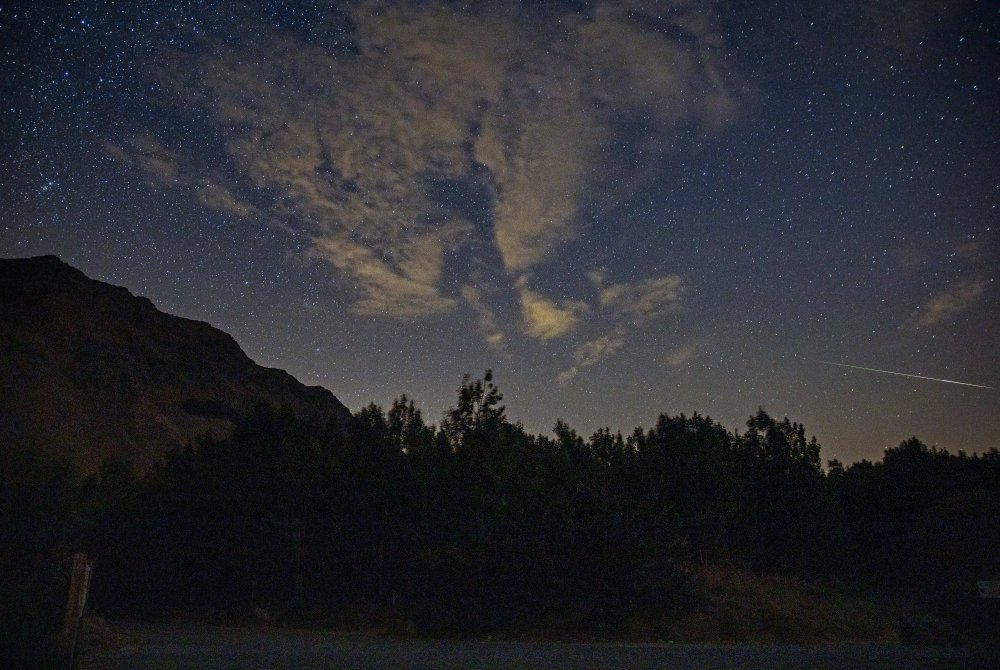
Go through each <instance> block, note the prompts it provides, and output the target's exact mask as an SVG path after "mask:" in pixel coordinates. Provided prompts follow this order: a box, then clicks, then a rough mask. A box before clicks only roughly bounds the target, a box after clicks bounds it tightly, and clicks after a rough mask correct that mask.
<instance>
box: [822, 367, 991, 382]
mask: <svg viewBox="0 0 1000 670" xmlns="http://www.w3.org/2000/svg"><path fill="white" fill-rule="evenodd" d="M819 362H820V363H823V364H825V365H836V366H838V367H842V368H853V369H855V370H868V371H869V372H884V373H885V374H887V375H899V376H900V377H914V378H916V379H929V380H930V381H932V382H944V383H946V384H960V385H962V386H975V387H976V388H977V389H992V388H993V387H992V386H983V385H982V384H969V383H968V382H956V381H954V380H952V379H938V378H937V377H924V376H923V375H911V374H909V373H907V372H893V371H892V370H879V369H878V368H866V367H864V366H861V365H848V364H847V363H834V362H832V361H819Z"/></svg>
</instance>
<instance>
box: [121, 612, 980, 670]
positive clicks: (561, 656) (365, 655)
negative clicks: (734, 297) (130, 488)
mask: <svg viewBox="0 0 1000 670" xmlns="http://www.w3.org/2000/svg"><path fill="white" fill-rule="evenodd" d="M115 627H116V628H117V629H118V630H120V631H121V632H122V633H124V637H125V644H124V646H123V647H122V648H121V649H119V650H118V651H117V652H115V658H113V659H106V660H107V661H110V663H107V664H105V663H101V665H110V666H111V667H118V668H123V669H132V668H171V669H175V668H287V669H289V670H292V669H296V668H411V669H416V668H629V669H638V668H678V669H681V670H683V669H685V668H848V667H850V668H956V669H957V668H984V669H985V668H996V667H1000V649H997V648H992V649H987V648H983V647H972V648H944V647H907V646H902V645H892V644H840V645H832V646H801V645H778V646H760V647H754V646H730V645H682V644H677V645H674V644H611V643H599V644H576V643H573V644H570V643H534V642H496V641H468V640H467V641H454V640H425V639H413V638H396V637H388V636H382V635H374V634H364V633H333V632H324V631H299V630H280V629H259V628H227V627H213V626H194V625H154V624H126V623H122V624H118V625H116V626H115Z"/></svg>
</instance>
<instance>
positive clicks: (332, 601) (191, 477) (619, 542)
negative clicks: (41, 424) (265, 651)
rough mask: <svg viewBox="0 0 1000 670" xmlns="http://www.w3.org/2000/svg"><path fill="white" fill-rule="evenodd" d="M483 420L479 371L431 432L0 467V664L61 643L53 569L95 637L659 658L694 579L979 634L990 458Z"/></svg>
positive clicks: (396, 407) (275, 420)
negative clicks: (153, 461)
mask: <svg viewBox="0 0 1000 670" xmlns="http://www.w3.org/2000/svg"><path fill="white" fill-rule="evenodd" d="M502 401H503V396H502V394H501V393H500V391H499V389H498V388H497V386H496V385H495V384H494V381H493V377H492V374H491V372H489V371H487V372H486V374H485V375H484V377H483V378H482V379H476V380H472V379H470V378H469V377H468V376H466V377H465V378H464V379H463V381H462V384H461V387H460V388H459V389H458V397H457V402H456V404H455V406H454V407H453V408H451V409H450V410H448V411H447V412H446V413H445V415H444V416H443V418H442V420H441V422H440V424H439V425H437V426H435V425H430V424H428V423H427V422H426V421H425V420H424V418H423V416H422V414H421V412H420V410H419V409H418V408H417V407H416V405H415V403H414V402H413V401H412V400H411V399H409V398H407V397H406V396H405V395H404V396H402V397H400V398H398V399H397V400H396V401H394V402H393V403H392V405H391V407H389V408H388V410H385V409H383V408H381V407H379V406H377V405H374V404H371V405H368V406H367V407H364V408H362V409H361V410H359V411H357V412H355V413H354V414H353V416H352V417H351V418H350V420H349V421H348V422H347V423H346V424H343V423H338V422H336V421H331V422H330V423H328V424H326V425H315V424H311V423H309V422H304V421H301V420H298V419H296V417H295V415H294V414H293V413H292V412H291V410H290V409H288V408H286V409H284V410H279V411H272V410H270V409H267V408H266V407H265V406H259V407H258V408H257V409H256V410H255V411H254V412H253V413H252V414H251V415H250V416H249V418H248V419H246V420H245V421H242V422H241V423H240V424H239V425H237V427H236V429H235V431H234V433H233V434H232V436H231V437H230V438H228V439H224V440H219V439H211V438H209V437H205V438H202V439H201V440H199V441H198V443H197V444H192V445H189V446H188V447H187V448H185V449H182V450H175V451H173V452H171V453H170V454H169V455H168V457H167V458H166V459H165V461H164V462H163V463H162V464H160V465H158V466H157V467H155V468H153V469H152V470H150V471H148V472H146V473H142V474H141V475H139V474H137V473H136V472H135V470H134V468H132V466H131V465H130V464H129V462H128V461H127V459H126V458H124V457H114V458H112V459H110V460H108V461H106V462H105V463H104V464H103V466H102V467H101V469H100V472H99V474H97V475H94V476H90V477H87V478H86V479H83V480H82V481H79V480H77V479H76V478H74V476H73V473H72V471H71V470H70V468H69V467H68V466H66V465H63V464H59V463H57V462H53V461H51V460H50V459H47V458H45V457H43V456H42V455H40V454H38V453H33V452H19V451H10V450H4V451H2V452H0V453H2V458H3V460H4V462H3V463H2V465H3V467H2V469H0V473H2V474H0V477H2V479H3V481H2V487H0V490H2V491H3V496H4V500H3V503H4V504H3V514H2V522H3V525H4V528H3V537H4V538H9V540H5V542H9V543H8V545H7V548H6V550H5V552H4V559H3V561H4V563H5V565H4V566H2V567H3V572H2V574H3V583H2V586H0V588H2V590H3V593H2V594H0V599H2V600H3V601H5V602H7V603H8V604H9V607H7V608H5V609H6V611H5V613H4V616H5V617H6V618H7V619H8V620H7V621H5V622H3V625H4V628H5V629H7V630H12V631H14V633H12V634H13V635H14V637H12V638H8V639H14V640H16V639H21V640H27V639H31V638H32V637H33V636H34V637H36V638H37V636H40V635H44V634H45V633H46V631H47V630H49V628H51V626H52V625H53V622H54V621H56V620H58V617H59V614H60V606H61V604H62V603H64V598H65V590H64V588H65V583H64V577H63V576H62V575H63V572H62V570H63V562H64V561H65V560H66V557H67V556H69V555H71V553H72V552H74V551H86V552H87V553H88V554H90V555H91V556H92V557H93V558H94V559H95V561H96V568H95V573H94V574H95V577H94V581H93V593H92V601H91V602H92V611H94V612H96V613H99V614H101V615H104V616H113V617H120V616H129V617H162V616H178V615H180V616H196V617H201V618H209V619H215V620H218V619H224V620H241V618H245V617H248V616H251V615H250V614H249V613H253V612H256V613H257V616H258V617H266V618H273V617H278V618H280V619H281V620H282V621H285V622H289V623H308V624H312V625H316V624H325V625H335V626H385V627H388V628H389V629H390V630H399V631H414V632H419V633H423V634H441V635H489V634H512V633H519V632H521V633H524V632H539V631H543V632H544V631H550V632H552V633H553V634H569V633H572V634H590V635H596V636H606V637H615V636H627V635H630V634H631V633H630V631H634V626H635V622H636V621H643V622H645V624H644V625H646V628H644V630H648V631H653V632H654V634H657V633H656V631H669V625H670V622H671V621H672V620H675V619H676V618H677V617H679V616H681V615H683V613H684V612H686V611H689V610H690V609H691V608H693V607H696V606H697V605H698V602H699V599H701V598H703V597H704V596H703V589H702V588H701V587H700V584H699V578H698V570H697V568H698V567H699V566H727V567H731V568H734V569H740V570H747V571H752V572H754V573H761V574H764V573H766V574H778V575H793V576H795V577H797V578H801V579H803V580H807V581H811V582H815V583H823V584H832V585H835V586H836V587H837V588H838V589H840V590H842V591H844V592H849V593H853V594H862V595H864V596H865V597H871V598H875V599H879V600H884V601H888V602H893V603H897V604H901V606H902V607H903V608H904V609H905V608H908V607H909V608H916V609H919V610H920V611H922V612H927V613H929V616H933V617H936V618H938V619H940V621H942V622H944V623H943V624H942V625H945V624H946V625H947V626H948V627H949V630H956V631H962V634H963V635H973V636H974V635H988V634H990V633H993V632H996V630H997V628H996V626H997V615H996V609H997V608H996V607H993V605H995V604H996V603H995V602H993V601H984V600H981V599H978V598H977V597H976V594H975V584H976V582H977V580H983V579H991V578H996V577H997V576H1000V555H998V553H997V552H996V549H997V547H1000V453H998V451H997V450H996V449H992V450H990V451H989V452H988V453H983V454H980V455H971V456H970V455H967V454H965V453H962V452H959V453H958V454H951V453H948V452H946V451H944V450H940V449H937V448H932V447H928V446H927V445H925V444H923V443H922V442H920V441H919V440H918V439H917V438H910V439H908V440H906V441H905V442H903V443H902V444H900V445H899V446H898V447H895V448H891V449H887V450H886V451H885V453H884V456H883V458H882V459H881V460H880V461H878V462H869V461H861V462H859V463H855V464H852V465H850V466H845V465H843V464H841V463H838V462H836V461H830V462H829V463H828V464H827V466H826V467H825V468H824V467H823V465H822V463H821V458H820V445H819V444H818V443H817V441H816V439H815V438H810V439H807V437H806V431H805V428H804V427H803V426H802V425H801V424H798V423H795V422H792V421H789V420H788V419H787V418H786V419H782V420H777V419H775V418H774V417H772V416H770V415H769V414H768V413H767V412H766V411H764V410H763V409H761V410H759V411H758V412H757V413H756V414H755V415H753V416H751V417H750V418H749V420H748V421H747V422H746V426H745V430H743V431H742V432H739V431H731V430H729V429H727V428H725V427H723V426H722V425H720V424H718V423H716V422H714V421H713V420H712V419H710V418H708V417H706V416H702V415H699V414H694V415H692V416H685V415H684V414H681V415H678V416H668V415H666V414H663V415H661V416H660V417H659V418H658V419H657V421H656V423H655V425H654V426H653V427H652V428H650V429H648V430H643V429H640V428H637V429H635V431H634V432H632V433H631V434H628V435H622V434H620V433H614V432H611V431H609V430H607V429H604V430H599V431H597V432H596V433H595V434H594V435H592V436H591V437H590V438H589V439H585V438H584V437H582V436H580V435H578V434H577V433H576V432H575V431H574V430H573V429H572V428H571V427H570V426H568V425H567V424H566V423H564V422H562V421H559V422H557V423H556V425H555V428H554V433H553V436H551V437H549V436H537V435H529V434H528V433H527V432H526V431H525V430H524V428H523V427H522V426H521V425H520V424H519V423H515V422H512V421H511V420H510V419H509V418H508V417H507V415H506V412H505V408H504V406H503V404H502ZM39 594H42V595H41V596H39ZM630 626H632V628H630ZM664 634H665V633H664ZM18 636H20V637H18Z"/></svg>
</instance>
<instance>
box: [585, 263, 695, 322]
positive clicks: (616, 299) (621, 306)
mask: <svg viewBox="0 0 1000 670" xmlns="http://www.w3.org/2000/svg"><path fill="white" fill-rule="evenodd" d="M595 279H598V280H599V281H600V280H603V277H598V276H597V275H594V276H592V277H591V280H592V281H594V280H595ZM598 288H599V289H600V294H599V296H598V300H599V302H600V304H601V307H605V308H608V309H612V310H615V311H616V312H618V313H620V314H622V315H623V316H625V317H627V318H629V319H631V320H632V322H633V323H634V324H635V325H641V324H643V323H645V322H647V321H649V320H650V319H654V318H656V317H658V316H660V315H662V314H666V313H668V312H673V311H676V310H678V309H680V306H681V293H683V291H684V282H683V280H681V278H680V277H678V276H677V275H667V276H665V277H652V278H649V279H644V280H642V281H639V282H634V283H627V282H619V283H616V284H610V285H608V286H603V285H601V284H598Z"/></svg>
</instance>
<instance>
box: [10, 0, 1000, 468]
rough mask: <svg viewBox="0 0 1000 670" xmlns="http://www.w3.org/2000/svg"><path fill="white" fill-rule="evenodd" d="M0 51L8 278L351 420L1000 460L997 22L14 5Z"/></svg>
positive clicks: (564, 9) (626, 6)
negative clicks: (668, 418)
mask: <svg viewBox="0 0 1000 670" xmlns="http://www.w3.org/2000/svg"><path fill="white" fill-rule="evenodd" d="M0 35H2V39H0V68H2V72H3V77H2V79H0V105H2V109H0V203H2V207H0V256H3V257H24V256H32V255H39V254H49V253H52V254H57V255H59V256H60V257H62V258H63V260H65V261H67V262H69V263H71V264H73V265H75V266H76V267H79V268H80V269H82V270H83V271H85V272H86V273H88V274H89V275H90V276H92V277H94V278H96V279H100V280H103V281H107V282H111V283H113V284H117V285H122V286H126V287H127V288H129V289H130V290H131V291H132V292H133V293H135V294H138V295H144V296H147V297H149V298H150V299H151V300H152V301H153V302H154V303H155V304H156V305H157V306H158V307H159V308H160V309H162V310H164V311H167V312H171V313H174V314H178V315H181V316H185V317H189V318H194V319H199V320H204V321H208V322H210V323H212V324H213V325H215V326H217V327H219V328H221V329H223V330H225V331H227V332H229V333H230V334H232V335H233V336H234V337H235V338H236V340H237V341H238V342H239V343H240V344H241V345H242V347H243V348H244V350H245V351H246V352H247V353H248V355H250V357H251V358H253V359H254V360H256V361H257V362H258V363H261V364H263V365H267V366H271V367H279V368H283V369H286V370H288V371H289V372H291V373H292V374H293V375H295V376H296V377H297V378H298V379H300V380H301V381H303V382H305V383H307V384H320V385H323V386H326V387H327V388H329V389H330V390H331V391H333V392H334V393H335V394H336V395H337V396H338V397H339V398H340V399H341V400H342V401H344V402H345V403H346V404H347V405H348V406H349V407H351V408H353V409H358V408H360V407H361V406H363V405H364V404H366V403H368V402H369V401H375V402H377V403H379V404H382V405H387V404H388V403H389V402H391V400H392V398H394V397H396V396H398V395H399V394H401V393H407V394H409V395H410V396H412V397H414V398H416V399H417V401H418V403H419V405H420V406H421V407H422V408H423V410H424V411H425V414H426V415H427V417H428V418H429V419H430V420H431V421H437V420H438V419H439V418H440V416H441V413H442V412H443V411H444V410H445V409H446V408H447V407H448V406H450V405H451V404H452V403H453V400H454V397H455V390H456V388H457V387H458V385H459V383H460V381H461V377H462V375H463V373H471V374H473V375H474V376H476V375H481V374H482V372H483V371H484V370H485V369H486V368H492V369H493V370H494V372H495V377H496V381H497V383H498V384H499V386H500V388H501V390H502V391H503V392H504V393H505V395H506V398H505V401H506V405H507V408H508V416H509V417H510V418H511V419H513V420H518V421H521V422H523V424H524V425H525V427H526V428H527V429H528V430H529V431H531V432H538V433H547V432H549V431H550V430H551V428H552V426H553V424H554V423H555V420H556V419H557V418H562V419H564V420H566V421H567V422H568V423H569V424H570V425H571V426H572V427H574V428H575V429H577V430H578V431H579V432H580V433H582V434H584V435H589V434H590V433H591V432H593V431H594V430H596V429H597V428H600V427H604V426H610V427H611V428H612V429H620V430H622V431H623V432H629V431H631V430H632V428H634V427H635V426H638V425H642V426H646V427H649V426H650V425H651V424H652V423H653V422H654V421H655V419H656V417H657V415H658V414H659V413H660V412H670V413H678V412H682V411H683V412H686V413H691V412H692V411H698V412H701V413H702V414H708V415H709V416H711V417H713V418H714V419H716V420H718V421H720V422H722V423H723V424H725V425H726V426H728V427H730V428H741V429H742V426H743V422H744V421H745V419H746V417H747V416H748V415H749V414H751V413H753V412H755V411H756V410H757V408H758V407H761V406H763V407H764V408H765V409H766V410H768V411H769V412H770V413H771V414H773V415H776V416H779V417H781V416H786V415H787V416H788V417H790V418H792V419H793V420H796V421H800V422H802V423H804V424H805V426H806V429H807V432H808V433H810V434H815V435H816V436H817V438H818V439H819V441H820V443H821V444H822V445H823V458H824V459H830V458H839V459H841V460H842V461H846V462H853V461H856V460H858V459H861V458H869V459H877V458H879V457H880V455H881V453H882V450H883V449H885V448H886V447H888V446H894V445H895V444H898V443H899V442H900V441H902V440H903V439H905V438H907V437H909V436H910V435H914V434H915V435H917V436H918V437H920V438H921V439H922V440H924V441H925V442H927V443H929V444H937V445H939V446H942V447H945V448H948V449H950V450H958V449H964V450H966V451H969V452H977V451H983V450H985V449H989V448H991V447H1000V355H998V346H997V342H998V341H1000V336H998V334H997V330H998V329H997V326H998V325H1000V318H998V317H1000V290H998V289H1000V287H998V285H997V281H996V276H997V268H998V260H1000V236H998V234H997V228H998V225H1000V221H998V212H1000V208H998V204H1000V170H998V169H997V165H998V163H1000V151H998V148H1000V147H998V143H1000V16H998V10H997V8H996V7H995V5H993V4H992V3H984V2H974V1H967V2H963V1H961V0H960V1H957V2H950V3H947V4H946V5H945V3H939V2H927V1H923V0H898V1H896V2H891V1H890V2H876V1H874V0H847V1H845V2H842V3H828V2H814V1H812V0H806V1H804V2H790V1H789V2H779V3H773V2H766V3H765V2H737V1H735V0H730V1H724V0H720V1H717V2H712V1H706V2H698V1H696V0H674V1H666V2H656V1H648V0H647V1H642V0H636V1H628V0H620V1H618V0H593V1H576V2H569V1H565V2H560V1H556V0H553V1H549V2H528V1H522V2H506V3H504V2H476V1H470V2H461V3H459V2H443V1H422V2H391V1H390V2H371V1H358V2H340V3H311V2H301V1H296V0H285V1H281V0H270V1H268V2H260V3H240V2H193V1H178V2H171V3H159V2H146V1H138V0H137V1H135V2H13V3H11V2H4V3H2V4H0ZM823 361H826V363H824V362H823ZM829 363H840V364H848V365H856V366H865V367H871V368H878V369H882V370H889V371H897V372H904V373H909V374H915V375H922V376H927V377H935V378H940V379H947V380H954V381H961V382H966V383H970V384H978V385H983V386H989V387H992V388H978V387H973V386H962V385H957V384H949V383H945V382H940V381H930V380H923V379H917V378H913V377H901V376H897V375H889V374H884V373H877V372H869V371H864V370H859V369H855V368H847V367H840V366H835V365H830V364H829Z"/></svg>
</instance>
